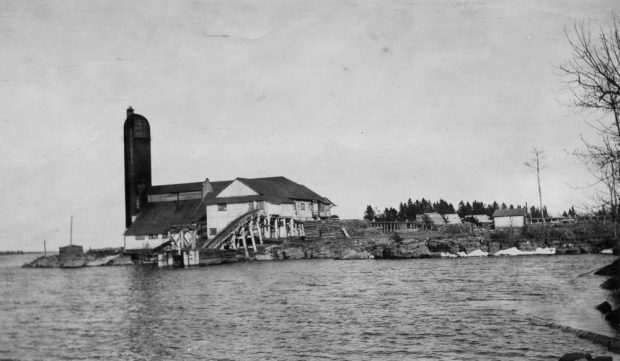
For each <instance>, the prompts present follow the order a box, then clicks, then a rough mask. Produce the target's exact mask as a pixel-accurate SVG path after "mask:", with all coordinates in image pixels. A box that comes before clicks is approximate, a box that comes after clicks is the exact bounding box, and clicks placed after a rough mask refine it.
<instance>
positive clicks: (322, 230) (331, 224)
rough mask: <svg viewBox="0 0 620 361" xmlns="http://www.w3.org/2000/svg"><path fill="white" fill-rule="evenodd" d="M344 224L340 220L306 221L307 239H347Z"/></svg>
mask: <svg viewBox="0 0 620 361" xmlns="http://www.w3.org/2000/svg"><path fill="white" fill-rule="evenodd" d="M342 227H343V225H342V224H341V223H340V222H338V221H331V220H329V221H308V222H304V232H305V234H306V240H310V241H318V240H322V241H334V240H341V239H345V238H346V236H345V234H344V231H343V230H342Z"/></svg>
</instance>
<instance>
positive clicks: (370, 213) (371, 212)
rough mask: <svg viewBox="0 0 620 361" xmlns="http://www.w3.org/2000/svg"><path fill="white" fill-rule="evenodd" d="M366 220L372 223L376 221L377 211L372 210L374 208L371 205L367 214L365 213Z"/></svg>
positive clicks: (367, 209) (367, 208)
mask: <svg viewBox="0 0 620 361" xmlns="http://www.w3.org/2000/svg"><path fill="white" fill-rule="evenodd" d="M364 219H365V220H367V221H372V220H374V219H375V210H374V209H372V206H371V205H370V204H369V205H368V206H367V207H366V212H364Z"/></svg>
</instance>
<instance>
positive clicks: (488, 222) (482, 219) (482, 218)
mask: <svg viewBox="0 0 620 361" xmlns="http://www.w3.org/2000/svg"><path fill="white" fill-rule="evenodd" d="M463 221H464V222H468V223H472V224H474V225H475V226H476V227H478V228H487V229H490V228H492V227H493V220H492V219H491V218H489V216H487V215H486V214H474V215H469V216H465V217H463Z"/></svg>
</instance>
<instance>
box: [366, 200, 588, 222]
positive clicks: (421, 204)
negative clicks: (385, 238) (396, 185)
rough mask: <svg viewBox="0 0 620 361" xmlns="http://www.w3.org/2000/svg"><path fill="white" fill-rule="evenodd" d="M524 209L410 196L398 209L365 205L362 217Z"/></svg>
mask: <svg viewBox="0 0 620 361" xmlns="http://www.w3.org/2000/svg"><path fill="white" fill-rule="evenodd" d="M522 208H523V209H524V208H525V206H521V205H516V206H515V205H512V204H509V205H507V204H506V203H504V202H502V203H501V204H500V203H498V202H495V201H494V202H493V203H489V204H485V203H484V202H479V201H473V202H469V201H468V202H465V201H460V202H459V204H458V208H454V206H453V205H452V203H448V202H446V201H445V200H443V199H440V200H439V201H438V202H432V201H431V200H427V199H425V198H422V199H420V200H415V201H412V200H411V198H409V200H407V201H406V202H401V203H400V204H399V205H398V209H396V208H394V207H388V208H385V209H384V210H383V212H381V211H380V210H379V209H378V208H377V207H373V206H372V205H370V204H369V205H368V206H366V210H365V211H364V219H366V220H369V221H386V222H393V221H399V222H407V221H409V222H414V221H415V219H416V216H417V215H420V214H424V213H431V212H436V213H439V214H442V215H445V214H454V213H456V214H458V215H459V217H461V218H463V217H465V216H469V215H483V214H485V215H487V216H489V217H491V216H493V213H494V212H495V210H497V209H522ZM528 213H529V215H530V217H532V218H543V217H545V218H547V217H549V213H548V212H547V207H546V206H543V208H542V211H541V210H540V209H539V208H537V207H536V206H531V207H530V208H529V209H528ZM562 215H563V216H564V217H575V216H576V215H577V213H576V212H575V208H574V207H571V208H570V209H568V211H564V213H563V214H562Z"/></svg>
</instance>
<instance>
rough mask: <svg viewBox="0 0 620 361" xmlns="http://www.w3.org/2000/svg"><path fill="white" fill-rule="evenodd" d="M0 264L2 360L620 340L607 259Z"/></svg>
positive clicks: (336, 356) (472, 349) (470, 354)
mask: <svg viewBox="0 0 620 361" xmlns="http://www.w3.org/2000/svg"><path fill="white" fill-rule="evenodd" d="M34 257H35V256H33V255H23V256H0V282H1V287H0V359H19V360H41V359H46V360H53V359H56V360H58V359H62V360H69V359H70V360H95V359H103V360H112V359H118V360H154V359H157V360H172V359H174V360H195V359H209V360H218V359H219V360H319V359H320V360H329V359H331V360H343V359H346V360H377V359H381V360H404V359H418V360H420V359H421V360H524V359H527V360H557V359H558V358H559V356H561V355H562V354H564V353H566V352H583V351H586V352H591V353H592V354H593V355H611V354H609V353H608V352H607V350H606V349H605V348H604V347H603V346H599V345H596V344H593V343H591V342H590V341H587V340H582V339H579V338H577V337H576V336H575V335H573V334H570V333H566V332H564V331H562V330H560V329H557V328H553V327H549V326H547V325H545V324H544V323H541V322H537V321H536V320H535V319H532V318H531V317H530V315H534V316H537V317H542V318H544V319H546V320H549V321H553V322H557V323H560V324H563V325H567V326H572V327H577V328H582V329H586V330H589V331H595V332H599V333H605V334H607V335H610V336H618V334H617V333H616V332H615V331H614V330H613V329H611V328H610V327H609V326H607V324H606V323H605V322H604V321H603V320H602V317H601V315H600V314H599V313H598V312H597V311H595V310H594V309H593V307H594V306H595V305H597V304H598V303H600V302H602V301H604V300H606V299H608V297H609V296H610V295H609V294H608V293H607V291H604V290H601V289H600V288H599V287H598V285H599V284H600V283H601V282H603V281H604V278H602V277H600V276H593V275H587V276H583V277H577V276H578V275H580V274H582V273H585V272H587V271H588V270H591V269H593V268H597V267H600V266H603V265H605V264H607V263H610V262H611V261H612V260H613V259H614V258H613V257H609V256H601V255H583V256H551V257H511V258H509V257H502V258H499V257H496V258H474V259H445V260H444V259H429V260H402V261H372V260H367V261H333V260H301V261H281V262H251V263H237V264H230V265H222V266H214V267H206V268H198V269H187V270H159V269H157V268H153V267H145V266H135V267H101V268H85V269H70V270H65V269H22V268H19V266H20V265H21V264H22V263H24V262H26V261H28V260H31V259H33V258H34ZM616 357H617V356H616Z"/></svg>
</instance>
